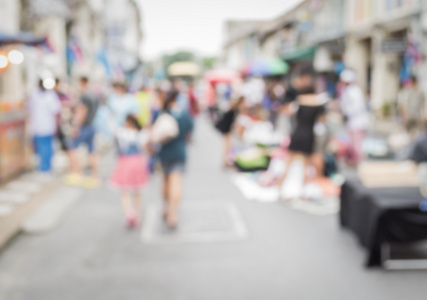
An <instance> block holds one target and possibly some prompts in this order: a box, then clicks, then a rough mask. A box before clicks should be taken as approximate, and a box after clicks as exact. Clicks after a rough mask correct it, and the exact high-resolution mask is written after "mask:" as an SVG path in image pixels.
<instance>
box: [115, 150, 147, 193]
mask: <svg viewBox="0 0 427 300" xmlns="http://www.w3.org/2000/svg"><path fill="white" fill-rule="evenodd" d="M147 181H148V165H147V160H146V159H145V158H144V157H143V156H142V155H129V156H126V155H124V156H119V158H118V161H117V164H116V167H115V169H114V171H113V174H112V175H111V178H110V184H111V185H112V186H113V187H115V188H118V189H122V190H137V189H140V188H142V187H144V186H145V185H146V183H147Z"/></svg>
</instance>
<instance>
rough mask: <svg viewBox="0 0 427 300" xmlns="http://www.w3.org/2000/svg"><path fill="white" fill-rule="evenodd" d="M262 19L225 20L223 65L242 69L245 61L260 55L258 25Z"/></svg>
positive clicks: (261, 22)
mask: <svg viewBox="0 0 427 300" xmlns="http://www.w3.org/2000/svg"><path fill="white" fill-rule="evenodd" d="M263 23H264V21H231V20H230V21H227V22H226V24H225V28H224V31H225V44H224V47H223V54H222V61H223V65H224V66H225V67H227V68H230V69H233V70H240V69H242V68H243V67H244V66H245V65H246V64H247V63H249V62H251V61H253V60H255V59H256V58H258V57H260V56H261V54H262V53H261V45H260V34H259V27H260V26H261V25H262V24H263Z"/></svg>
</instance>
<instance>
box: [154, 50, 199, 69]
mask: <svg viewBox="0 0 427 300" xmlns="http://www.w3.org/2000/svg"><path fill="white" fill-rule="evenodd" d="M162 60H163V66H164V68H165V72H166V71H167V69H168V68H169V66H170V65H171V64H173V63H175V62H178V61H193V62H194V61H195V55H194V53H192V52H189V51H178V52H176V53H173V54H166V55H163V58H162Z"/></svg>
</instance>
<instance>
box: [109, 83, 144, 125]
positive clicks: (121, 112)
mask: <svg viewBox="0 0 427 300" xmlns="http://www.w3.org/2000/svg"><path fill="white" fill-rule="evenodd" d="M113 89H114V92H113V93H112V95H111V96H110V98H109V99H108V107H109V108H110V109H111V112H112V114H113V115H114V117H115V118H116V122H117V124H118V125H119V126H123V125H124V123H125V120H126V117H127V116H128V115H130V114H132V115H135V116H139V114H140V112H141V109H140V106H139V105H138V100H137V98H136V97H135V96H134V95H132V94H130V93H128V88H127V84H126V83H125V82H116V83H114V84H113Z"/></svg>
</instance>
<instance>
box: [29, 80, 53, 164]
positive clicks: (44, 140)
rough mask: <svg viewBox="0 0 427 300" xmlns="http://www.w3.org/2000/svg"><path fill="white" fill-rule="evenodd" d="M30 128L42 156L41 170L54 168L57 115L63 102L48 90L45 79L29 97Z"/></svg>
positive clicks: (36, 147)
mask: <svg viewBox="0 0 427 300" xmlns="http://www.w3.org/2000/svg"><path fill="white" fill-rule="evenodd" d="M28 110H29V130H30V133H31V135H32V137H33V138H34V146H35V152H36V153H37V155H38V156H39V157H40V164H39V171H41V172H50V171H51V169H52V157H53V139H54V135H55V133H56V130H57V127H58V124H57V116H58V114H59V113H60V111H61V102H60V100H59V98H58V96H57V94H56V93H55V92H54V91H51V90H46V89H45V88H44V86H43V80H40V82H39V88H38V90H37V91H35V92H34V93H33V94H32V95H31V96H30V97H29V99H28Z"/></svg>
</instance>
